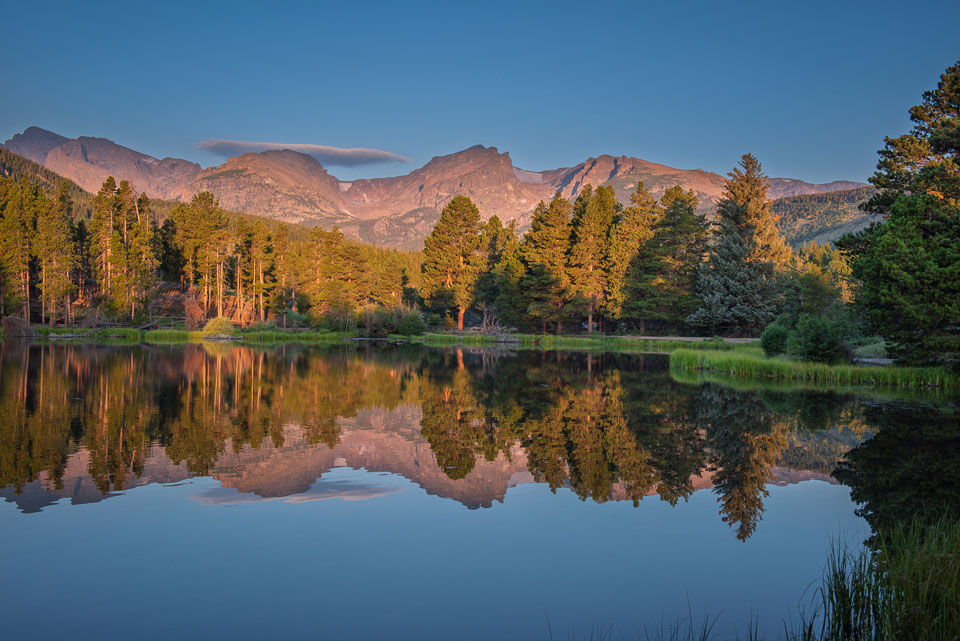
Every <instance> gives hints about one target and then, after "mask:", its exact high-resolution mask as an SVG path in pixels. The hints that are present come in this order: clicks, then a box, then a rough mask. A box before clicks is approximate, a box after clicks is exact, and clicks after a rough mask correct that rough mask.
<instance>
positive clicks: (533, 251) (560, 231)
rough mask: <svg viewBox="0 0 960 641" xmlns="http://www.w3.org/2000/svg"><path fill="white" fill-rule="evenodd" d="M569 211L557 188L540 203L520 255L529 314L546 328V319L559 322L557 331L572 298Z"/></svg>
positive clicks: (523, 286)
mask: <svg viewBox="0 0 960 641" xmlns="http://www.w3.org/2000/svg"><path fill="white" fill-rule="evenodd" d="M570 213H571V207H570V203H569V202H567V201H566V200H565V199H564V198H563V197H562V196H560V194H559V192H558V193H557V194H556V195H555V196H554V197H553V200H551V201H550V204H549V205H545V204H544V203H543V202H541V203H540V204H539V205H537V208H536V209H535V210H534V212H533V221H532V222H531V224H530V231H528V232H527V234H526V235H525V236H524V237H523V245H522V248H521V255H522V256H523V262H524V266H525V268H526V273H525V275H524V277H523V281H522V283H521V288H522V290H523V292H524V295H525V297H526V299H527V301H528V302H527V315H528V316H529V317H530V318H531V319H532V320H533V321H534V322H536V323H538V324H540V325H541V326H542V328H543V331H544V332H546V328H547V323H556V325H557V333H558V334H559V333H560V332H561V331H562V324H563V320H564V319H565V318H566V313H567V305H568V303H569V302H570V277H569V274H568V273H567V254H568V253H569V248H570V225H571V221H570Z"/></svg>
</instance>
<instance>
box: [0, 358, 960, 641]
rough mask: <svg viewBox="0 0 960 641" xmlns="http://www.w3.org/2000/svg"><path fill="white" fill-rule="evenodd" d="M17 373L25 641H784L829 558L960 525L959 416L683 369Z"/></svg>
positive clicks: (529, 365)
mask: <svg viewBox="0 0 960 641" xmlns="http://www.w3.org/2000/svg"><path fill="white" fill-rule="evenodd" d="M0 352H2V354H0V497H2V499H3V501H2V502H0V540H2V543H3V544H2V545H0V569H2V571H0V603H2V606H0V613H2V614H0V637H2V638H4V639H11V640H13V639H65V638H72V639H100V640H108V639H109V640H112V639H130V638H135V639H204V638H207V639H210V638H234V639H240V638H260V639H349V640H356V641H361V640H363V641H365V640H381V639H383V640H407V639H410V640H413V639H417V640H432V639H438V640H439V639H443V640H464V641H474V640H484V641H487V640H518V641H520V640H524V641H525V640H540V639H551V638H556V639H589V638H600V637H603V638H606V637H607V636H609V638H617V639H619V638H621V636H622V637H623V638H628V639H630V638H637V637H638V636H639V637H641V638H642V636H643V634H644V631H645V630H646V631H648V632H652V631H653V630H654V629H655V628H657V627H659V626H663V625H664V624H667V625H669V624H671V623H682V622H683V621H685V620H689V619H692V620H693V622H694V623H695V624H696V625H699V623H700V622H701V621H702V620H703V619H704V618H705V617H706V618H707V619H708V620H709V621H711V622H712V625H713V626H714V630H715V632H716V633H718V634H720V635H725V634H730V635H731V636H733V635H734V634H736V633H737V631H738V630H739V631H743V630H745V629H746V628H748V627H750V626H751V625H755V626H756V627H757V629H758V630H759V631H760V632H761V633H763V634H766V635H768V638H776V637H777V636H778V634H780V633H782V632H783V630H784V622H785V621H795V620H797V618H798V616H799V612H800V610H801V609H802V608H803V607H804V604H805V603H807V602H808V601H809V599H810V596H811V593H812V592H813V591H814V590H815V588H816V586H817V585H818V583H819V581H820V577H821V575H822V571H823V568H824V565H825V563H826V559H827V557H828V555H829V554H830V552H831V550H833V549H835V548H836V547H837V545H849V546H855V547H856V546H861V545H863V544H864V542H865V541H867V540H868V539H869V538H870V537H871V536H872V534H873V533H874V532H875V531H876V529H877V528H879V527H883V526H884V524H888V523H892V522H897V521H898V520H901V519H905V518H909V517H910V515H912V514H915V513H917V512H918V511H921V510H934V511H936V510H943V509H946V508H955V507H956V506H958V504H960V413H958V411H957V406H956V400H957V399H956V398H954V397H951V396H950V395H949V394H947V395H944V394H937V393H916V392H914V393H899V392H896V391H895V390H876V389H840V390H830V389H803V388H798V387H796V386H793V387H790V386H778V385H772V384H758V383H756V382H752V383H743V382H737V381H731V380H720V379H709V378H707V379H705V378H703V377H698V376H694V377H691V376H690V375H689V374H685V375H682V374H679V373H676V372H673V373H672V372H671V371H670V369H669V364H668V358H667V356H666V355H663V354H649V355H635V354H631V355H626V354H617V353H586V352H563V351H533V350H530V351H526V350H511V349H508V348H456V347H450V348H442V349H441V348H429V347H425V346H422V345H410V344H408V345H392V344H376V343H345V344H343V345H335V346H327V347H318V346H303V345H283V346H276V347H266V348H260V347H253V346H247V345H234V344H214V343H203V344H189V345H179V346H146V345H134V346H97V345H79V344H77V345H65V344H46V345H44V344H34V345H22V344H16V343H10V342H4V343H3V344H2V348H0ZM605 635H606V636H605Z"/></svg>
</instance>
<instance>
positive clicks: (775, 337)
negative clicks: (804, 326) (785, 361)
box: [760, 323, 790, 356]
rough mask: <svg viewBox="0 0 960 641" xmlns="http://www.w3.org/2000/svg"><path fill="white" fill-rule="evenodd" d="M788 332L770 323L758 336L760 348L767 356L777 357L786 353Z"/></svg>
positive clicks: (781, 326)
mask: <svg viewBox="0 0 960 641" xmlns="http://www.w3.org/2000/svg"><path fill="white" fill-rule="evenodd" d="M789 338H790V330H789V329H787V328H786V327H784V326H783V325H780V324H779V323H770V324H769V325H767V328H766V329H765V330H763V334H762V335H761V336H760V346H761V347H763V353H764V354H766V355H767V356H779V355H780V354H783V353H785V352H786V351H787V341H788V340H789Z"/></svg>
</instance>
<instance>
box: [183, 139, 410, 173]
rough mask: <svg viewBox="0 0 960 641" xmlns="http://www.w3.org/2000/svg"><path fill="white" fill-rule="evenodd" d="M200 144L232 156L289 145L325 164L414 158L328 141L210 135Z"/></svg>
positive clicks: (354, 165)
mask: <svg viewBox="0 0 960 641" xmlns="http://www.w3.org/2000/svg"><path fill="white" fill-rule="evenodd" d="M197 147H200V148H201V149H206V150H207V151H209V152H212V153H215V154H217V155H218V156H223V157H225V158H229V157H231V156H239V155H240V154H246V153H257V152H261V151H270V150H273V149H290V150H292V151H298V152H300V153H302V154H307V155H309V156H313V157H314V158H316V159H317V160H318V161H319V162H320V164H322V165H335V166H339V167H360V166H363V165H375V164H379V163H386V162H411V160H410V159H409V158H407V157H406V156H401V155H400V154H395V153H393V152H390V151H383V150H382V149H367V148H365V147H351V148H343V147H331V146H329V145H308V144H301V143H280V142H248V141H244V140H221V139H219V138H210V139H208V140H204V141H201V142H198V143H197Z"/></svg>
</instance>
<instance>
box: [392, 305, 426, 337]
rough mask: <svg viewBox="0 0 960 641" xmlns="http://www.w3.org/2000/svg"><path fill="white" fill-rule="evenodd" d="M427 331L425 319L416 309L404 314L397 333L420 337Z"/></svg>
mask: <svg viewBox="0 0 960 641" xmlns="http://www.w3.org/2000/svg"><path fill="white" fill-rule="evenodd" d="M425 329H426V324H425V323H424V322H423V317H422V316H421V315H420V312H418V311H417V310H415V309H412V310H409V311H407V312H405V313H404V315H403V317H402V318H401V319H400V325H399V327H397V333H398V334H402V335H404V336H419V335H420V334H422V333H423V330H425Z"/></svg>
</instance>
